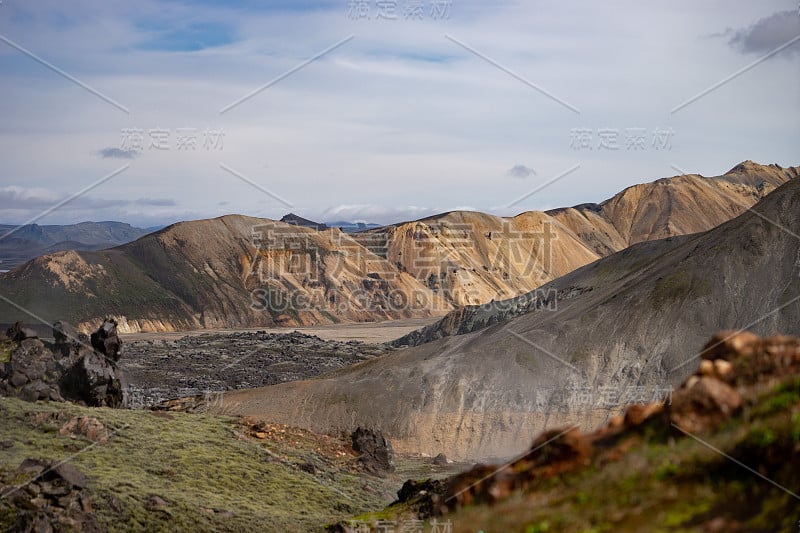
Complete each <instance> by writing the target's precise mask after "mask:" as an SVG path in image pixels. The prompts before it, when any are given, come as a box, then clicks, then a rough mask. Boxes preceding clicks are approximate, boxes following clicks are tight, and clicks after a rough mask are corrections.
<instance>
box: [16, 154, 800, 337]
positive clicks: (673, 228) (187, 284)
mask: <svg viewBox="0 0 800 533" xmlns="http://www.w3.org/2000/svg"><path fill="white" fill-rule="evenodd" d="M799 173H800V169H798V168H788V169H782V168H780V167H778V166H775V165H770V166H761V165H756V164H754V163H751V162H746V163H743V164H741V165H739V166H737V167H736V168H734V169H732V170H731V171H730V172H729V173H727V174H725V175H723V176H720V177H717V178H704V177H701V176H694V175H693V176H680V177H675V178H669V179H663V180H658V181H656V182H653V183H650V184H646V185H637V186H634V187H631V188H629V189H627V190H626V191H623V192H622V193H620V194H618V195H617V196H615V197H614V198H612V199H610V200H608V201H606V202H604V203H603V204H601V205H599V206H594V207H587V206H579V207H576V208H570V209H564V210H557V211H552V212H550V213H543V212H538V211H530V212H526V213H522V214H520V215H518V216H516V217H511V218H501V217H496V216H492V215H487V214H482V213H475V212H453V213H446V214H443V215H439V216H436V217H430V218H426V219H423V220H419V221H415V222H408V223H403V224H397V225H393V226H388V227H385V228H379V229H375V230H370V231H366V232H362V233H357V234H352V235H348V234H344V233H342V232H341V231H339V230H337V229H326V230H323V231H316V230H314V229H312V228H307V227H302V226H297V225H291V224H284V223H281V222H274V221H271V220H267V219H256V218H250V217H245V216H238V215H230V216H225V217H220V218H216V219H211V220H198V221H194V222H182V223H179V224H175V225H173V226H170V227H168V228H165V229H163V230H161V231H159V232H157V233H154V234H150V235H147V236H145V237H143V238H141V239H139V240H137V241H135V242H133V243H129V244H126V245H123V246H119V247H117V248H114V249H110V250H104V251H95V252H88V251H65V252H57V253H53V254H48V255H44V256H41V257H38V258H36V259H34V260H32V261H30V262H28V263H26V264H25V265H22V266H21V267H19V268H17V269H14V270H13V271H11V272H9V273H6V274H4V275H0V295H3V297H4V298H5V299H3V300H2V301H0V323H3V322H9V323H13V322H15V321H16V320H19V319H20V318H23V317H24V316H23V315H24V314H25V313H26V312H27V313H32V314H33V315H36V316H37V317H40V318H41V319H43V320H44V321H52V320H55V319H66V320H68V321H70V322H73V323H77V324H87V325H88V324H93V323H94V322H96V321H97V320H102V318H103V317H105V316H107V315H109V314H111V315H114V316H116V317H117V319H118V320H119V322H120V329H121V331H123V332H133V331H141V330H146V331H173V330H186V329H198V328H242V327H258V326H272V325H285V326H293V325H313V324H330V323H337V322H342V321H379V320H387V319H397V318H412V317H426V316H437V315H444V314H445V313H447V312H448V311H450V310H452V309H453V307H454V306H461V305H466V304H482V303H486V302H491V301H493V300H503V299H506V298H511V297H513V296H517V295H520V294H524V293H527V292H529V291H531V290H532V289H535V288H536V287H539V286H541V285H543V284H545V283H547V282H549V281H552V280H553V279H555V278H557V277H560V276H563V275H565V274H567V273H569V272H571V271H573V270H575V269H576V268H578V267H581V266H583V265H586V264H587V263H590V262H592V261H594V260H596V259H598V258H599V257H600V256H602V255H606V254H608V253H610V252H614V251H617V250H619V249H622V248H625V247H627V246H628V245H629V244H631V243H634V242H638V241H640V240H647V239H650V238H654V237H661V236H665V235H676V234H682V233H686V232H697V231H701V230H706V229H709V228H711V227H713V226H714V225H716V224H718V223H719V222H721V221H724V220H727V219H728V218H730V217H732V216H735V215H736V214H739V213H741V212H742V211H743V210H744V209H745V208H746V207H749V206H750V205H752V204H753V203H754V202H755V201H757V200H758V199H759V198H761V197H762V196H763V195H764V194H766V193H767V192H769V191H770V190H772V189H773V188H774V187H775V186H777V185H780V184H781V183H783V182H785V181H787V180H789V179H791V178H793V177H795V176H797V175H798V174H799ZM698 213H700V214H698ZM23 310H24V311H23ZM24 318H26V319H29V320H33V317H32V316H30V315H28V316H27V317H24Z"/></svg>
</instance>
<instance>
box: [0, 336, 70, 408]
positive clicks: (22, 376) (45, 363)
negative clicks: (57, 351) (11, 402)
mask: <svg viewBox="0 0 800 533" xmlns="http://www.w3.org/2000/svg"><path fill="white" fill-rule="evenodd" d="M61 374H62V369H61V367H60V366H59V364H58V363H57V362H56V360H55V359H54V358H53V353H52V352H51V351H50V350H48V349H47V347H46V346H45V345H44V343H43V342H42V341H40V340H39V339H27V338H26V339H24V340H22V341H21V342H18V343H17V344H16V346H15V347H12V349H11V355H10V358H9V361H8V362H7V363H4V364H3V365H2V366H1V367H0V395H2V396H15V397H18V398H22V399H24V400H27V401H29V402H35V401H37V400H54V401H63V398H62V395H61V390H60V387H59V385H58V382H59V379H60V377H61Z"/></svg>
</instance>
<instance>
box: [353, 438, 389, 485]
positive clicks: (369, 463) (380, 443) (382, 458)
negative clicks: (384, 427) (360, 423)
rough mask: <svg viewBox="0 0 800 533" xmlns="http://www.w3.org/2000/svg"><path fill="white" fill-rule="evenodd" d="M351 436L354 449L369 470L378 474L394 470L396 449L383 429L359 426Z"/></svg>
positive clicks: (382, 474)
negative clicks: (385, 435)
mask: <svg viewBox="0 0 800 533" xmlns="http://www.w3.org/2000/svg"><path fill="white" fill-rule="evenodd" d="M350 437H351V439H352V441H353V450H355V452H356V453H359V454H360V456H359V458H358V460H359V462H360V463H361V464H362V466H363V467H364V469H365V470H366V471H367V472H369V473H371V474H375V475H377V476H385V475H386V474H389V473H391V472H394V469H395V466H394V449H393V448H392V443H391V442H389V440H388V439H387V438H386V437H384V436H383V433H382V432H381V431H379V430H373V429H365V428H360V427H359V428H357V429H356V430H355V431H354V432H353V434H352V435H351V436H350Z"/></svg>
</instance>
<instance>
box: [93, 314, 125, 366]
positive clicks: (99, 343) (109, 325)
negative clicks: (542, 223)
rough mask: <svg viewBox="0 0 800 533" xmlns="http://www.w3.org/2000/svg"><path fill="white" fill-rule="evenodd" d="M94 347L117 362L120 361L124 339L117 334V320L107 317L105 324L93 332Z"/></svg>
mask: <svg viewBox="0 0 800 533" xmlns="http://www.w3.org/2000/svg"><path fill="white" fill-rule="evenodd" d="M91 341H92V348H94V349H95V350H96V351H97V352H99V353H101V354H103V355H105V356H106V357H108V358H110V359H111V360H112V361H114V362H115V363H116V362H117V361H119V357H120V354H121V352H122V341H120V340H119V337H118V336H117V321H116V320H114V319H113V318H106V319H105V320H104V321H103V324H102V325H101V326H100V327H99V328H98V329H97V331H95V332H94V333H92V337H91Z"/></svg>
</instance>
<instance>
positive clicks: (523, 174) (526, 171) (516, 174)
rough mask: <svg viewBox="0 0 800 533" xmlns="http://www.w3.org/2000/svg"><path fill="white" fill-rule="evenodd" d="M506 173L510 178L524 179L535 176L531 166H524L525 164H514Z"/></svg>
mask: <svg viewBox="0 0 800 533" xmlns="http://www.w3.org/2000/svg"><path fill="white" fill-rule="evenodd" d="M506 175H508V176H511V177H512V178H520V179H525V178H529V177H531V176H535V175H536V171H535V170H533V169H532V168H531V167H526V166H525V165H514V166H513V167H511V168H510V169H509V170H508V172H506Z"/></svg>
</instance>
